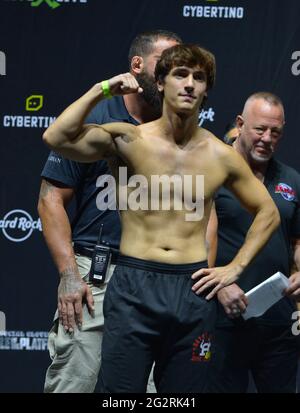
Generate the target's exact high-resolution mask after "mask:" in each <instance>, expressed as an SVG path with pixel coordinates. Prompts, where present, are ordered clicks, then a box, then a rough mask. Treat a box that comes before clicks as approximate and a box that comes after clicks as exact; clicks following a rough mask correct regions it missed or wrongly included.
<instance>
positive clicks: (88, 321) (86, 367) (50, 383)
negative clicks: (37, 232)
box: [38, 30, 181, 393]
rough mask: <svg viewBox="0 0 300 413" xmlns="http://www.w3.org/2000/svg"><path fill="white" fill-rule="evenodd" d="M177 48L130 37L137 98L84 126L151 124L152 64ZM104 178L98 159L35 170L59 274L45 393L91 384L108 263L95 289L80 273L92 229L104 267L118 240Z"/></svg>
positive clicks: (97, 111) (148, 37) (111, 105)
mask: <svg viewBox="0 0 300 413" xmlns="http://www.w3.org/2000/svg"><path fill="white" fill-rule="evenodd" d="M180 42H181V39H180V38H179V37H178V36H177V35H176V34H175V33H172V32H168V31H164V30H157V31H153V32H147V33H142V34H140V35H138V36H137V37H136V38H135V39H134V41H133V42H132V44H131V47H130V50H129V63H130V73H131V75H132V76H134V77H135V78H136V79H137V80H138V82H139V84H140V86H141V87H142V88H143V93H141V94H128V95H125V96H114V97H113V98H112V99H105V100H103V101H102V102H100V103H99V104H98V105H97V106H96V107H95V108H94V109H93V111H92V112H91V114H90V115H89V117H88V118H87V123H97V124H103V123H108V122H128V123H132V124H135V125H137V124H139V123H144V122H148V121H151V120H154V119H156V118H158V117H159V116H160V113H161V107H160V99H159V96H158V92H157V88H156V85H155V83H154V69H155V65H156V61H157V60H158V59H159V57H160V55H161V53H162V51H163V50H164V49H166V48H168V47H171V46H173V45H175V44H177V43H180ZM105 174H110V171H109V168H108V165H107V163H106V162H105V161H98V162H95V163H90V164H87V163H78V162H72V161H69V160H66V159H64V158H63V157H61V156H60V155H58V154H56V153H53V152H51V153H50V155H49V158H48V160H47V162H46V165H45V167H44V169H43V172H42V177H43V181H42V185H41V192H40V198H39V205H38V209H39V214H40V217H41V220H42V224H43V232H44V236H45V240H46V242H47V245H48V247H49V250H50V252H51V254H52V257H53V259H54V261H55V264H56V266H57V269H58V272H59V274H60V284H59V287H58V313H57V314H56V316H55V321H54V325H53V328H52V330H51V332H50V335H49V350H50V355H51V358H52V360H53V361H52V364H51V365H50V367H49V368H48V370H47V374H46V382H45V392H60V393H61V392H93V391H94V388H95V385H96V382H97V377H98V372H99V368H100V354H101V342H102V333H103V322H104V320H103V311H102V305H103V297H104V293H105V290H106V285H107V282H108V280H109V278H110V276H111V274H112V272H113V268H114V265H111V268H110V271H109V275H108V277H107V279H106V281H105V283H104V284H103V285H101V286H95V285H93V284H91V283H89V282H88V273H89V270H90V266H91V256H92V251H93V247H94V245H95V244H96V241H97V238H98V234H99V230H100V224H103V231H102V242H104V243H106V244H107V243H108V244H109V245H110V247H111V248H112V249H113V256H112V263H114V259H115V255H117V250H118V248H119V240H120V223H119V216H118V212H117V211H115V210H108V209H106V210H101V203H103V202H105V200H104V199H103V194H102V193H101V190H103V189H106V185H105V184H104V181H103V178H102V176H103V175H105ZM73 197H75V200H76V214H75V218H74V220H73V222H72V225H70V223H69V220H68V217H67V214H66V209H65V208H66V206H67V205H68V203H69V202H70V200H71V199H72V198H73ZM73 243H74V247H73V246H72V244H73ZM82 303H83V304H82ZM59 320H60V322H59ZM76 324H77V325H78V327H79V328H76ZM153 390H154V388H153V387H150V388H148V391H153Z"/></svg>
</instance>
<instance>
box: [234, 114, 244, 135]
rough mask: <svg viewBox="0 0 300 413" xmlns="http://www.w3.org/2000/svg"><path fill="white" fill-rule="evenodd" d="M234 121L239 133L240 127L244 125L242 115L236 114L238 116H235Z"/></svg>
mask: <svg viewBox="0 0 300 413" xmlns="http://www.w3.org/2000/svg"><path fill="white" fill-rule="evenodd" d="M235 123H236V127H237V128H238V130H239V133H241V128H242V126H243V125H244V119H243V116H242V115H238V116H237V117H236V120H235Z"/></svg>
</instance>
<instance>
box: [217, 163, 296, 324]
mask: <svg viewBox="0 0 300 413" xmlns="http://www.w3.org/2000/svg"><path fill="white" fill-rule="evenodd" d="M264 184H265V186H266V188H267V190H268V191H269V193H270V195H271V197H272V199H273V200H274V202H275V204H276V206H277V208H278V210H279V212H280V217H281V224H280V226H279V228H278V229H277V230H276V231H275V232H274V234H273V235H272V237H271V238H270V240H269V241H268V243H267V244H266V245H265V247H264V248H263V250H262V251H261V252H260V253H259V254H258V255H257V256H256V258H255V259H254V260H253V262H252V263H251V264H250V265H249V267H247V268H246V270H245V271H244V272H243V273H242V274H241V277H240V279H239V281H238V282H237V284H238V285H239V286H240V287H241V288H242V289H243V290H244V291H245V292H247V291H249V290H250V289H251V288H253V287H254V286H256V285H257V284H259V283H261V282H262V281H264V280H265V279H266V278H268V277H269V276H271V275H273V274H274V273H276V272H277V271H281V272H282V273H283V274H285V275H286V276H289V274H290V264H291V258H292V250H291V240H292V238H299V237H300V204H299V200H300V175H299V173H298V172H296V171H295V170H294V169H293V168H290V167H289V166H287V165H284V164H283V163H281V162H278V161H276V160H274V159H272V160H271V161H270V162H269V166H268V170H267V172H266V176H265V181H264ZM252 196H254V197H255V194H252ZM215 205H216V212H217V216H218V252H217V259H216V265H217V266H222V265H226V264H228V263H229V262H230V261H231V260H232V259H233V258H234V256H235V255H236V254H237V252H238V250H239V249H240V247H241V246H242V244H243V243H244V240H245V236H246V233H247V231H248V229H249V227H250V225H251V223H252V221H253V217H252V215H250V214H249V213H248V212H247V211H246V210H245V209H244V208H243V207H242V205H241V204H240V203H239V201H238V200H237V199H236V198H235V196H234V195H233V194H232V193H231V192H229V191H228V190H227V189H226V188H224V187H222V188H220V190H219V191H218V192H217V194H216V197H215ZM293 311H295V304H294V302H293V301H292V300H291V299H289V298H287V297H284V298H282V299H281V300H280V301H279V302H278V303H276V304H275V305H273V306H272V307H271V308H270V309H269V310H268V311H266V313H265V314H264V315H262V316H261V317H258V318H256V319H255V322H258V323H262V324H277V325H279V324H281V325H286V324H291V323H292V320H291V313H292V312H293ZM240 322H241V320H240V319H239V320H237V321H234V322H232V321H231V320H229V319H228V317H226V315H225V312H224V311H223V308H222V306H221V305H220V317H219V323H218V324H219V325H223V324H227V325H228V324H232V323H236V324H239V323H240ZM252 322H253V320H252Z"/></svg>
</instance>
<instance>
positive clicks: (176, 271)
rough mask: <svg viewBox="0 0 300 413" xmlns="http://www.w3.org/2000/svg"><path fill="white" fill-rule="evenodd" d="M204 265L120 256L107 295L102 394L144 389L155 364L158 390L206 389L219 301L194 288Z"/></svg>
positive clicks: (105, 300) (155, 378)
mask: <svg viewBox="0 0 300 413" xmlns="http://www.w3.org/2000/svg"><path fill="white" fill-rule="evenodd" d="M206 267H207V262H198V263H193V264H180V265H173V264H164V263H158V262H150V261H145V260H141V259H137V258H132V257H127V256H120V258H119V260H118V264H117V267H116V269H115V271H114V274H113V276H112V278H111V280H110V282H109V285H108V288H107V291H106V294H105V299H104V315H105V324H104V338H103V345H102V364H101V371H100V386H101V391H102V392H111V393H123V392H128V393H139V392H145V391H146V385H147V381H148V377H149V373H150V370H151V367H152V365H153V362H154V363H155V367H154V382H155V385H156V388H157V391H158V392H182V393H186V392H197V393H201V392H205V391H206V384H207V380H208V374H209V369H210V363H211V358H212V354H211V342H212V338H213V332H214V327H215V321H216V302H215V300H214V299H212V300H210V301H207V300H206V299H205V296H206V295H207V292H205V294H203V295H202V296H198V295H196V294H195V293H194V292H193V291H192V290H191V288H192V285H193V283H194V281H193V280H192V279H191V275H192V274H193V273H194V272H195V271H197V270H199V269H200V268H206Z"/></svg>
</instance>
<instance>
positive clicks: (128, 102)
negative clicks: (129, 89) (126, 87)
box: [123, 93, 160, 123]
mask: <svg viewBox="0 0 300 413" xmlns="http://www.w3.org/2000/svg"><path fill="white" fill-rule="evenodd" d="M123 98H124V103H125V106H126V109H127V111H128V113H129V115H130V116H131V117H132V118H133V119H135V120H136V121H137V122H138V123H145V122H151V121H153V120H155V119H157V118H159V116H160V112H159V111H157V110H155V109H153V107H151V106H150V105H149V104H148V103H147V102H146V101H145V100H144V98H143V96H142V95H138V94H136V93H134V94H133V93H131V94H129V95H124V96H123Z"/></svg>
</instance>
